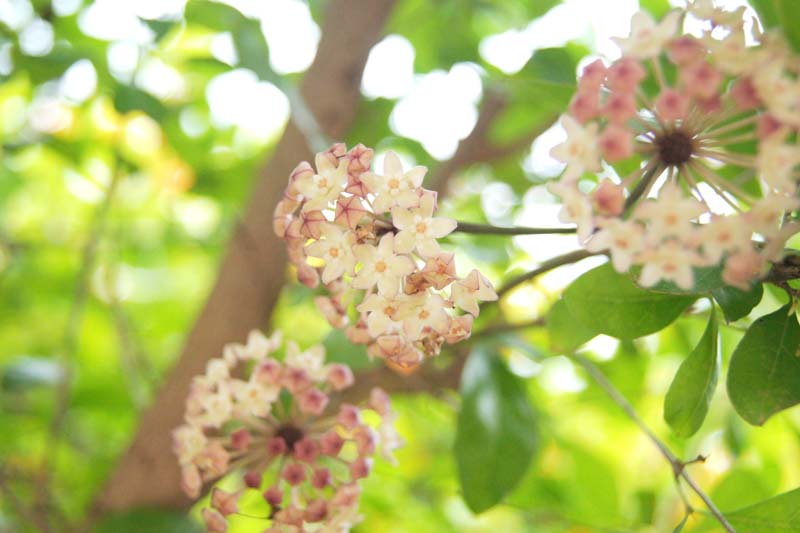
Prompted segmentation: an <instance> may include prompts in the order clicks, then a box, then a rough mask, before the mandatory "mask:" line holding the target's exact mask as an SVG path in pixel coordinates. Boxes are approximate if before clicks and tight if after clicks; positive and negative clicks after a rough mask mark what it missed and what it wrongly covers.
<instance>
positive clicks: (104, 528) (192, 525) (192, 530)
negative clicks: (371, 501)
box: [93, 509, 205, 533]
mask: <svg viewBox="0 0 800 533" xmlns="http://www.w3.org/2000/svg"><path fill="white" fill-rule="evenodd" d="M140 531H158V532H159V533H202V532H203V531H205V529H204V528H203V527H201V526H200V524H199V523H197V522H196V521H194V520H193V519H192V518H190V517H189V516H187V514H186V513H179V512H169V511H160V510H149V509H136V510H134V511H129V512H124V513H118V514H112V515H108V516H106V517H104V518H103V519H102V520H101V521H100V523H99V524H98V525H97V526H95V528H94V529H93V532H94V533H138V532H140Z"/></svg>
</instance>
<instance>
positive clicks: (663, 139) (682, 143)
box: [655, 130, 694, 167]
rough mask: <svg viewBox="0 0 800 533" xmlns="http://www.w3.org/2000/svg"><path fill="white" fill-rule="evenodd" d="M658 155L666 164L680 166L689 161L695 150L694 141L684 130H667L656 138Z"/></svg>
mask: <svg viewBox="0 0 800 533" xmlns="http://www.w3.org/2000/svg"><path fill="white" fill-rule="evenodd" d="M655 145H656V149H657V150H658V157H659V159H661V162H662V163H663V164H664V166H668V167H670V166H674V167H679V166H681V165H683V164H684V163H686V162H687V161H689V159H690V158H691V157H692V153H693V152H694V141H693V140H692V138H691V137H690V136H689V135H688V134H686V132H684V131H682V130H675V131H670V132H665V133H663V134H661V135H659V136H658V137H656V139H655Z"/></svg>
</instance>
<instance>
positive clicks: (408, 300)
mask: <svg viewBox="0 0 800 533" xmlns="http://www.w3.org/2000/svg"><path fill="white" fill-rule="evenodd" d="M576 146H577V148H581V146H579V145H576ZM372 155H373V152H372V150H371V149H369V148H366V147H364V146H361V145H358V146H356V147H355V148H353V149H351V150H350V151H347V150H346V149H345V146H344V145H343V144H336V145H334V146H332V147H331V148H330V149H329V150H327V151H326V152H323V153H320V154H317V157H316V166H317V168H316V171H315V170H314V169H313V168H312V167H311V165H309V164H308V163H301V164H300V165H298V166H297V168H296V169H295V170H294V172H292V174H291V176H290V178H289V185H288V187H287V188H286V192H285V193H284V197H283V199H282V200H281V201H280V202H279V204H278V206H277V208H276V209H275V217H274V227H275V232H276V233H277V234H278V235H279V236H280V237H282V238H283V239H284V240H285V241H286V244H287V251H288V255H289V260H290V261H291V262H292V263H293V264H294V265H295V267H296V268H297V277H298V279H299V280H300V281H301V282H302V283H304V284H306V285H308V286H309V287H312V288H313V287H316V286H317V285H318V284H319V282H320V281H322V283H323V284H324V285H325V289H326V291H327V293H328V295H327V296H319V297H317V299H316V302H317V306H318V308H319V309H320V310H321V311H322V313H323V314H324V315H325V317H326V318H327V319H328V322H330V324H331V325H333V326H334V327H336V328H342V329H346V331H347V335H348V338H349V339H350V340H351V341H352V342H355V343H359V344H366V345H368V353H370V354H371V355H373V356H377V357H382V358H386V359H390V360H392V361H393V362H394V363H396V364H400V365H404V366H410V365H415V364H418V363H419V362H420V361H422V359H423V358H424V357H425V356H426V355H428V356H434V355H437V354H438V353H439V351H440V349H441V346H442V345H443V343H445V342H448V343H454V342H458V341H459V340H461V339H465V338H467V337H469V335H470V333H471V326H472V319H471V318H466V315H464V314H463V313H469V314H470V315H474V316H477V314H478V302H480V301H487V300H494V299H496V298H497V295H496V294H495V292H494V289H493V288H492V285H491V283H490V282H489V281H488V280H487V279H486V278H485V277H484V276H483V275H481V274H480V273H479V272H477V271H473V272H472V273H469V274H468V275H467V277H466V278H464V279H463V280H462V279H461V278H459V276H458V275H457V273H456V263H455V257H454V255H453V254H452V253H448V252H446V251H444V250H442V248H441V246H440V243H439V240H440V239H442V238H443V237H446V236H447V235H449V234H450V233H451V232H452V231H453V230H454V229H456V226H457V223H456V221H454V220H452V219H449V218H446V217H440V216H437V214H436V211H437V202H436V200H437V197H436V193H435V192H433V191H428V190H425V189H424V188H422V181H423V178H424V177H425V172H426V169H425V167H421V166H416V167H412V168H410V169H407V170H405V169H403V165H402V163H401V161H400V158H399V157H398V156H397V155H396V154H395V153H393V152H387V153H386V156H385V158H384V164H383V171H382V172H377V171H374V170H372V168H371V164H372ZM476 276H479V278H480V289H479V290H478V289H477V288H474V289H473V288H472V287H477V285H475V284H476V283H477V282H475V281H474V280H476V279H478V278H477V277H476ZM462 281H463V283H462ZM467 286H469V287H470V289H466V288H465V287H467ZM448 288H450V290H448ZM459 308H460V310H461V311H458V310H457V309H459Z"/></svg>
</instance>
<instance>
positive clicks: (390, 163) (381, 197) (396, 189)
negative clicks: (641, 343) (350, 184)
mask: <svg viewBox="0 0 800 533" xmlns="http://www.w3.org/2000/svg"><path fill="white" fill-rule="evenodd" d="M427 170H428V169H427V168H425V167H422V166H417V167H414V168H412V169H411V170H409V171H408V172H405V173H404V172H403V165H402V163H401V162H400V158H399V157H397V154H395V153H394V152H392V151H389V152H386V156H385V157H384V160H383V176H379V175H377V174H375V173H373V172H365V173H364V174H363V175H362V176H361V181H362V182H363V183H364V184H366V186H367V189H369V192H371V193H372V194H374V195H375V198H374V199H373V200H372V208H373V209H374V210H375V212H376V213H378V214H380V213H385V212H386V211H389V210H390V209H391V208H393V207H395V206H399V207H403V208H409V207H415V206H417V205H418V204H419V195H418V194H417V190H418V189H419V187H420V186H421V185H422V179H423V178H424V177H425V173H426V172H427Z"/></svg>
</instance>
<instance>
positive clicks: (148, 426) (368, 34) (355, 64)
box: [96, 0, 393, 512]
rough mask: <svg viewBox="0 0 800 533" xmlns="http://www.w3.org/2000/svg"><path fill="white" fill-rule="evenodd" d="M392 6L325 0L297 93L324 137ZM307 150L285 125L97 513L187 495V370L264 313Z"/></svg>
mask: <svg viewBox="0 0 800 533" xmlns="http://www.w3.org/2000/svg"><path fill="white" fill-rule="evenodd" d="M392 5H393V0H370V1H369V2H367V1H364V0H332V1H331V2H330V5H329V6H328V10H327V13H326V17H325V21H324V24H323V28H322V38H321V40H320V43H319V51H318V52H317V57H316V58H315V60H314V63H313V64H312V65H311V67H310V68H309V70H308V72H307V73H306V75H305V77H304V79H303V84H302V88H301V92H302V94H303V97H304V99H305V101H306V102H307V105H308V107H309V109H310V110H311V111H312V112H313V114H314V116H315V117H316V120H317V122H318V123H319V125H320V128H321V129H322V132H323V133H324V134H325V135H327V136H328V137H330V138H333V139H338V138H341V137H342V136H343V135H344V134H345V133H346V132H347V130H348V128H349V127H350V125H351V123H352V121H353V119H354V117H355V112H356V109H357V107H358V100H359V98H360V86H361V75H362V73H363V69H364V65H365V63H366V60H367V55H368V53H369V50H370V48H371V47H372V45H373V44H375V42H377V40H378V39H379V37H380V34H381V31H382V28H383V26H384V23H385V21H386V19H387V17H388V15H389V13H390V12H391V8H392ZM311 156H312V153H311V151H310V149H309V147H308V145H307V142H306V139H304V137H303V136H302V135H301V134H300V132H299V131H298V129H297V128H296V127H295V126H294V124H293V123H289V124H288V125H287V127H286V131H285V132H284V134H283V137H282V138H281V140H280V141H279V142H278V145H277V146H276V148H275V153H274V156H273V157H272V159H271V160H270V161H269V163H268V164H267V165H266V167H265V168H264V170H263V172H262V174H261V178H260V180H259V182H258V183H257V185H256V187H255V190H254V191H253V194H252V196H251V199H250V203H249V205H248V206H247V208H246V211H245V213H244V216H243V217H242V220H241V222H240V223H239V225H238V226H237V227H236V229H235V230H234V233H233V236H232V238H231V241H230V244H229V246H228V250H227V253H226V255H225V257H224V259H223V260H222V264H221V266H220V269H219V275H218V277H217V281H216V284H215V286H214V288H213V289H212V291H211V294H210V296H209V297H208V300H207V301H206V304H205V307H204V308H203V310H202V311H201V313H200V315H199V317H198V318H197V321H196V323H195V325H194V327H193V329H192V331H191V332H190V333H189V336H188V338H187V339H186V343H185V346H184V349H183V351H182V353H181V355H180V357H179V359H178V362H177V364H176V365H175V367H174V369H173V370H172V372H171V373H170V375H169V377H168V378H167V380H166V383H165V384H164V386H163V388H162V389H161V392H160V393H159V395H158V397H157V398H156V400H155V401H154V403H153V405H152V406H150V408H149V409H147V410H146V411H145V413H144V414H143V416H142V418H141V421H140V425H139V429H138V431H137V433H136V435H135V437H134V439H133V443H132V444H131V446H130V448H129V449H128V450H127V452H126V453H125V454H124V455H123V457H122V458H121V460H120V462H119V463H118V465H117V467H116V470H115V471H114V472H113V473H112V474H111V476H110V478H109V480H108V482H107V484H106V486H105V488H104V489H103V490H102V492H101V493H100V495H99V497H98V500H97V502H96V506H97V510H98V511H99V512H107V511H115V510H123V509H130V508H134V507H141V506H152V507H177V508H182V507H186V506H187V505H188V504H189V503H190V502H189V500H188V499H187V498H186V497H185V496H184V495H183V493H182V492H181V490H180V485H179V482H180V480H179V472H178V466H177V463H176V461H175V457H174V456H173V455H172V452H171V435H170V433H171V430H172V429H173V428H174V427H176V426H177V425H178V424H180V422H181V418H182V414H183V408H184V399H185V398H186V395H187V393H188V390H189V384H190V381H191V379H192V376H194V375H196V374H199V373H201V372H203V369H204V367H205V364H206V362H207V361H208V359H210V358H212V357H215V356H218V355H219V354H220V353H221V352H222V347H223V345H224V344H225V343H227V342H231V341H236V340H239V341H241V340H244V339H245V337H246V335H247V332H248V331H250V330H251V329H252V328H259V327H263V326H264V325H265V324H266V322H267V321H268V319H269V316H270V314H271V312H272V309H273V307H274V305H275V302H276V300H277V298H278V295H279V293H280V289H281V286H282V284H283V282H284V272H285V252H284V247H283V243H282V242H281V241H280V240H279V239H277V238H276V237H275V236H274V235H273V233H272V211H273V209H274V207H275V204H276V202H277V200H278V199H279V198H280V196H281V193H282V191H283V189H284V187H285V186H286V180H287V178H288V175H289V173H290V172H291V170H292V169H293V168H294V166H295V165H296V164H297V163H298V162H299V161H301V160H304V159H310V158H311Z"/></svg>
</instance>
